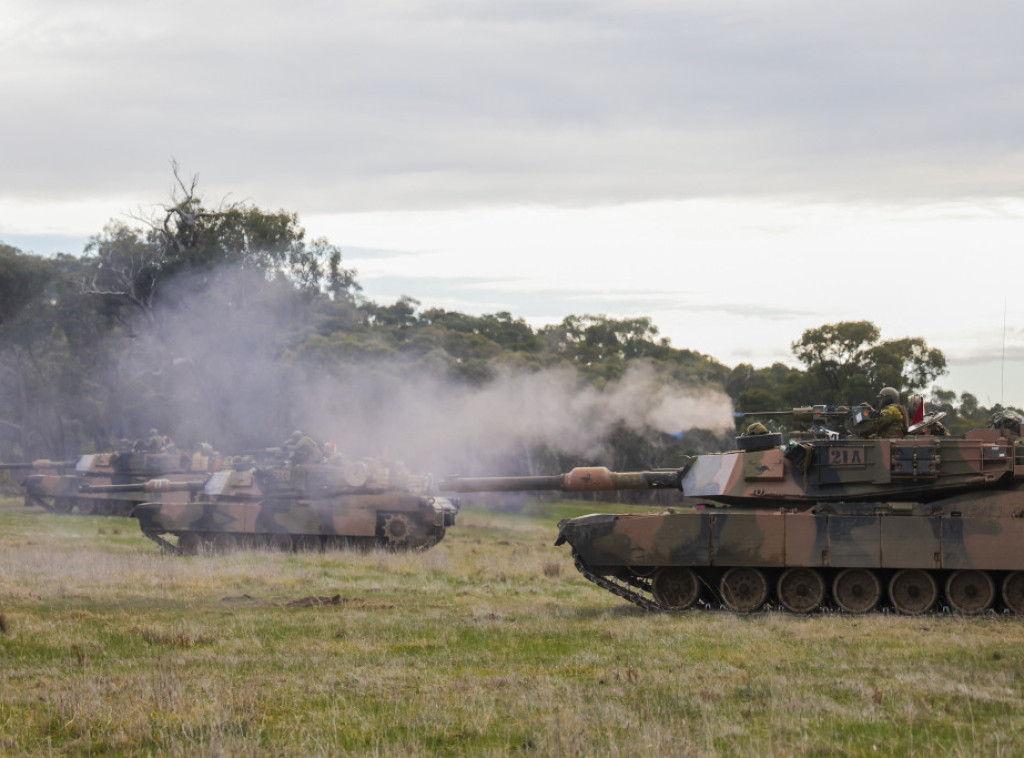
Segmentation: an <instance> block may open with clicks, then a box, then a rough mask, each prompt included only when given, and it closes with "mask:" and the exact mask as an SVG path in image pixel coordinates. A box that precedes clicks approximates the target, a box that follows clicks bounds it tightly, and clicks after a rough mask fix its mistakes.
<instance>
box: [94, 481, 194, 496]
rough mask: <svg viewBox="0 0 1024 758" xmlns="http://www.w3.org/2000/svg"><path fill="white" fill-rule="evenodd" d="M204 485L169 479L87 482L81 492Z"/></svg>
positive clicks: (176, 489) (183, 488)
mask: <svg viewBox="0 0 1024 758" xmlns="http://www.w3.org/2000/svg"><path fill="white" fill-rule="evenodd" d="M202 486H203V482H172V481H170V480H168V479H150V480H149V481H148V482H138V483H136V484H85V485H83V486H82V487H81V488H79V492H85V493H92V494H99V493H115V492H187V491H188V490H192V489H197V488H199V487H202Z"/></svg>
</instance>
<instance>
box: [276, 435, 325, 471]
mask: <svg viewBox="0 0 1024 758" xmlns="http://www.w3.org/2000/svg"><path fill="white" fill-rule="evenodd" d="M284 450H285V452H286V453H287V454H288V455H289V460H290V461H291V462H292V463H293V464H298V463H320V462H321V461H323V459H324V454H323V451H322V450H320V446H319V445H318V444H316V442H315V441H314V440H313V438H312V437H310V436H308V435H306V434H303V433H302V432H301V431H299V430H297V429H296V430H295V431H294V432H292V434H291V436H290V437H289V438H288V440H287V441H286V442H285V443H284Z"/></svg>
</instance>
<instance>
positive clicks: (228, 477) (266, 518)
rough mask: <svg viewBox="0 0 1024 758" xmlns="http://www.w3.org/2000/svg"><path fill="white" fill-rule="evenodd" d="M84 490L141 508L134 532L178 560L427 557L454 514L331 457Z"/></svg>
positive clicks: (432, 496) (393, 479) (380, 471)
mask: <svg viewBox="0 0 1024 758" xmlns="http://www.w3.org/2000/svg"><path fill="white" fill-rule="evenodd" d="M86 490H87V491H89V492H97V493H98V492H116V493H133V494H137V495H139V496H141V497H145V498H147V499H148V501H149V502H146V503H144V504H142V505H139V506H137V507H136V508H135V509H134V510H133V511H132V516H134V517H135V518H137V519H138V520H139V526H140V527H141V528H142V532H143V533H144V534H145V535H146V536H147V537H149V538H150V539H152V540H153V541H154V542H156V543H157V544H159V545H161V546H163V547H165V548H166V549H168V550H170V551H172V552H176V553H186V554H193V553H196V552H199V551H200V550H203V549H217V550H224V549H229V548H233V547H275V548H278V549H281V550H289V551H290V550H293V549H303V550H318V549H323V548H325V547H329V546H342V545H360V546H367V547H369V546H382V547H388V548H395V549H410V550H417V549H427V548H429V547H432V546H433V545H436V544H437V543H438V542H439V541H440V540H441V539H442V538H443V537H444V535H445V530H446V528H447V527H449V526H452V525H453V524H454V523H455V516H456V514H457V513H458V503H457V502H456V501H453V500H451V499H448V498H443V497H438V496H437V495H436V493H435V491H434V488H433V481H432V478H431V477H429V476H425V475H413V474H409V473H408V472H406V471H405V470H404V469H403V468H402V467H401V466H391V465H388V464H387V463H386V462H385V461H382V460H380V459H375V458H366V459H362V460H347V459H344V458H342V457H341V456H337V457H335V458H332V459H328V460H327V461H325V462H322V463H315V464H295V465H291V466H280V467H274V468H256V469H239V470H231V471H219V472H216V473H214V474H212V475H211V476H210V477H209V478H207V479H205V480H195V481H191V482H177V483H175V482H169V481H165V480H154V481H150V482H146V483H143V484H132V485H122V486H116V485H108V486H103V487H87V488H86ZM153 493H157V495H158V498H159V499H157V498H154V497H153Z"/></svg>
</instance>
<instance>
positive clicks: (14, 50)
mask: <svg viewBox="0 0 1024 758" xmlns="http://www.w3.org/2000/svg"><path fill="white" fill-rule="evenodd" d="M1021 28H1024V5H1021V4H1020V3H1017V2H1010V1H1006V2H1000V1H988V0H980V1H979V2H974V3H970V4H967V3H952V2H942V1H941V0H940V1H939V2H936V1H935V0H931V1H930V2H917V1H916V0H910V1H907V2H899V3H891V2H884V3H883V2H880V1H879V0H864V1H862V2H857V3H820V2H811V1H810V0H757V1H756V2H755V1H754V0H736V1H735V2H728V3H723V2H710V1H704V0H696V1H689V2H688V1H686V0H628V1H626V2H618V1H611V0H610V1H608V2H589V1H584V0H562V1H559V0H546V1H545V2H535V1H532V0H515V2H511V1H505V0H488V2H486V3H481V2H468V1H467V0H436V1H434V2H404V1H401V0H378V1H376V2H373V3H354V2H334V1H332V2H328V1H324V2H319V1H316V0H293V1H292V2H289V3H287V4H285V3H272V2H260V1H259V0H255V1H254V0H247V1H246V2H235V1H234V0H228V1H221V0H204V2H201V3H200V2H193V1H191V0H181V1H179V2H173V3H171V2H163V1H162V0H152V1H150V2H138V3H132V4H124V3H120V2H113V1H112V0H111V1H105V0H88V1H85V2H83V1H82V0H76V1H75V2H71V1H70V0H31V2H28V1H26V0H0V102H2V103H4V112H5V118H3V119H0V144H2V145H3V147H4V149H3V150H0V241H2V242H6V243H7V244H11V245H15V246H16V247H19V248H21V249H22V250H25V251H27V252H35V253H39V254H49V253H53V252H56V251H63V252H71V253H79V252H81V251H82V248H83V246H84V244H85V242H86V240H87V239H88V238H89V237H90V236H91V235H95V234H98V233H100V232H101V231H102V229H103V227H104V225H106V224H107V223H109V222H110V221H111V220H119V221H130V220H131V218H132V216H133V215H135V216H137V215H139V214H140V213H146V212H147V211H151V210H153V209H154V208H158V207H159V204H160V203H161V202H163V201H165V200H167V199H168V198H169V197H170V192H171V188H172V184H173V177H172V173H171V162H172V161H176V162H177V163H178V164H179V165H180V167H181V171H182V173H183V174H184V175H185V176H193V175H198V177H199V185H198V189H199V192H200V194H202V195H203V196H204V197H205V198H206V199H207V200H211V201H221V200H224V201H227V202H230V201H245V202H252V203H254V204H255V205H257V206H259V207H261V208H264V209H266V210H277V209H284V210H287V211H290V212H295V213H297V214H298V215H299V219H300V223H301V224H302V225H303V226H304V227H305V228H306V230H307V232H308V233H309V235H310V236H312V237H317V236H325V237H327V238H328V239H329V241H330V242H331V243H333V244H335V245H338V246H339V247H340V248H341V249H342V251H343V254H344V260H345V263H346V265H348V266H350V267H354V268H356V269H357V270H358V280H359V282H360V283H361V284H362V286H363V288H364V292H365V294H366V295H367V296H368V297H370V298H371V299H373V300H377V301H379V302H389V301H391V300H394V299H395V298H397V297H399V296H401V295H408V296H411V297H414V298H416V299H417V300H419V301H420V302H421V304H422V306H423V307H424V308H427V307H444V308H448V309H454V310H460V311H464V312H467V313H493V312H497V311H509V312H511V313H512V314H513V315H514V316H516V317H521V318H524V319H526V320H527V321H528V322H529V323H530V324H531V325H534V326H541V325H543V324H547V323H554V322H558V321H561V320H562V319H563V318H564V317H565V316H567V315H570V314H585V313H589V314H599V313H600V314H605V315H608V316H611V317H615V318H626V317H636V316H649V317H650V318H651V319H652V320H653V322H654V324H655V325H656V326H657V327H658V329H659V330H660V333H661V335H662V336H664V337H667V338H669V339H670V340H671V343H672V344H673V345H674V346H675V347H677V348H689V349H693V350H698V351H700V352H702V353H705V354H707V355H710V356H713V357H715V358H717V359H718V360H720V361H721V362H723V363H725V364H727V365H730V366H732V365H736V364H738V363H741V362H746V363H752V364H754V365H755V366H766V365H770V364H771V363H773V362H775V361H783V362H786V363H789V364H791V365H796V363H795V360H794V358H793V355H792V352H791V349H790V346H791V344H792V343H793V342H794V341H796V340H798V339H799V338H800V335H801V333H802V332H803V331H804V330H805V329H809V328H814V327H817V326H820V325H822V324H826V323H835V322H838V321H849V320H870V321H872V322H874V323H875V324H876V325H877V326H878V327H879V328H880V329H881V332H882V338H883V339H898V338H902V337H921V338H923V339H925V340H926V341H927V344H928V345H929V347H935V348H939V349H940V350H942V352H943V353H944V354H945V356H946V358H947V361H948V364H949V369H950V370H949V373H948V374H947V375H946V376H943V377H940V379H939V380H938V381H937V384H938V385H939V386H941V387H943V388H944V389H951V390H954V391H956V392H958V393H959V392H962V391H969V392H972V393H974V394H975V395H976V396H977V397H978V399H979V400H980V401H981V402H982V403H983V404H985V405H991V404H993V403H996V402H1002V403H1005V404H1012V405H1016V406H1024V294H1022V289H1024V287H1022V284H1024V92H1022V89H1024V82H1022V78H1024V74H1022V73H1021V72H1022V71H1024V47H1022V46H1021V45H1020V43H1019V30H1020V29H1021ZM813 401H814V399H813V398H808V402H809V403H810V402H813Z"/></svg>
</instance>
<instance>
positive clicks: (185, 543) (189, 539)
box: [178, 532, 203, 555]
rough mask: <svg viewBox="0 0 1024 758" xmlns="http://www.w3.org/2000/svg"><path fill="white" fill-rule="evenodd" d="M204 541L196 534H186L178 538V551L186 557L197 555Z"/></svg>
mask: <svg viewBox="0 0 1024 758" xmlns="http://www.w3.org/2000/svg"><path fill="white" fill-rule="evenodd" d="M202 544H203V540H202V539H201V538H200V536H199V535H198V534H196V533H195V532H185V533H184V534H183V535H181V536H180V537H178V549H179V550H180V551H181V552H182V553H184V554H185V555H196V554H197V553H198V552H199V546H200V545H202Z"/></svg>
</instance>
